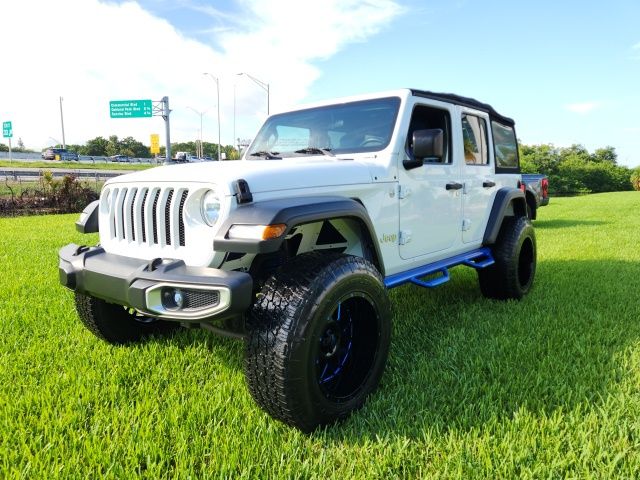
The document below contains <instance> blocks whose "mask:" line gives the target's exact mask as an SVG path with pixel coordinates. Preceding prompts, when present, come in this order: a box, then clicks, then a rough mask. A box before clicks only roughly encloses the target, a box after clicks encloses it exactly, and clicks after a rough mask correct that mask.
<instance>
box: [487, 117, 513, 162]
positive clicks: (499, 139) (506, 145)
mask: <svg viewBox="0 0 640 480" xmlns="http://www.w3.org/2000/svg"><path fill="white" fill-rule="evenodd" d="M491 127H492V129H493V149H494V152H495V155H496V172H499V171H503V172H517V171H519V164H518V142H517V141H516V132H515V131H514V130H513V127H511V126H508V125H503V124H502V123H498V122H496V121H495V120H493V121H492V122H491Z"/></svg>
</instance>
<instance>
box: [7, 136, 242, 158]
mask: <svg viewBox="0 0 640 480" xmlns="http://www.w3.org/2000/svg"><path fill="white" fill-rule="evenodd" d="M199 143H200V142H199V141H193V142H176V143H172V144H171V151H172V152H173V153H175V152H189V153H192V154H195V153H196V151H197V150H198V149H197V146H198V145H199ZM202 147H203V149H202V150H203V153H204V155H208V156H210V157H211V158H212V159H214V160H217V159H218V144H217V143H209V142H202ZM49 148H62V145H51V146H50V147H49ZM67 150H70V151H72V152H76V153H77V154H78V155H87V156H91V157H111V156H113V155H127V156H128V157H132V158H153V157H154V155H153V154H152V153H151V147H148V146H146V145H144V144H143V143H142V142H140V141H138V140H136V139H135V138H133V137H125V138H122V139H119V138H118V136H117V135H111V136H110V137H109V138H104V137H96V138H93V139H91V140H88V141H87V143H85V144H84V145H74V144H67ZM8 151H9V146H8V145H5V144H3V143H0V152H8ZM13 151H14V152H30V153H34V152H33V150H29V149H27V148H25V147H24V144H23V143H22V140H21V139H19V140H18V144H17V146H16V147H14V148H13ZM220 152H221V153H223V154H224V155H222V157H223V158H226V159H227V160H236V159H238V158H240V152H238V150H237V149H236V148H235V147H234V146H233V145H221V146H220ZM159 155H160V156H161V157H166V148H165V147H164V146H161V147H160V154H159Z"/></svg>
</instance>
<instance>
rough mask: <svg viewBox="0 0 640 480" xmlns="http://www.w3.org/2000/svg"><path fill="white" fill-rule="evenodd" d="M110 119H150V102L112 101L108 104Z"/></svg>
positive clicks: (151, 112) (151, 111)
mask: <svg viewBox="0 0 640 480" xmlns="http://www.w3.org/2000/svg"><path fill="white" fill-rule="evenodd" d="M109 112H110V114H111V118H141V117H151V116H152V114H153V108H152V107H151V100H113V101H111V102H109Z"/></svg>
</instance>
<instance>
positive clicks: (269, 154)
mask: <svg viewBox="0 0 640 480" xmlns="http://www.w3.org/2000/svg"><path fill="white" fill-rule="evenodd" d="M399 108H400V98H398V97H388V98H377V99H373V100H363V101H358V102H349V103H340V104H335V105H327V106H323V107H317V108H309V109H305V110H298V111H294V112H287V113H282V114H279V115H274V116H272V117H270V118H268V119H267V121H266V122H265V124H264V125H263V126H262V128H261V129H260V131H259V132H258V135H257V136H256V139H255V141H254V142H253V143H252V145H251V148H250V149H249V151H248V152H247V156H250V157H259V158H264V159H267V160H269V159H271V158H273V156H276V155H277V156H279V157H282V158H284V157H298V156H300V155H310V156H311V155H327V156H336V155H339V154H342V153H362V152H375V151H379V150H383V149H385V148H386V147H387V146H388V145H389V142H390V141H391V135H392V133H393V128H394V126H395V123H396V118H397V116H398V110H399Z"/></svg>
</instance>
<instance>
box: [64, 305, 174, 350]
mask: <svg viewBox="0 0 640 480" xmlns="http://www.w3.org/2000/svg"><path fill="white" fill-rule="evenodd" d="M76 310H77V311H78V316H79V317H80V320H81V321H82V323H83V324H84V325H85V327H87V328H88V329H89V330H90V331H91V332H92V333H93V334H94V335H95V336H97V337H99V338H101V339H103V340H105V341H107V342H109V343H112V344H115V345H120V344H125V343H132V342H138V341H141V340H144V339H145V338H146V337H148V336H150V335H162V334H167V333H170V332H172V331H174V330H176V329H177V328H178V327H179V326H180V325H179V324H178V323H176V322H167V321H163V320H158V319H155V318H152V317H146V316H143V315H140V314H138V313H135V312H132V311H130V310H129V309H127V308H126V307H123V306H122V305H116V304H113V303H108V302H106V301H104V300H101V299H99V298H95V297H91V296H88V295H83V294H81V293H76Z"/></svg>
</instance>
